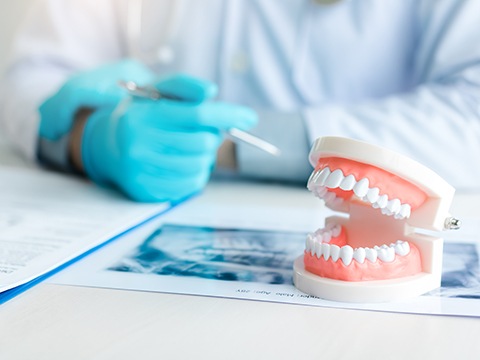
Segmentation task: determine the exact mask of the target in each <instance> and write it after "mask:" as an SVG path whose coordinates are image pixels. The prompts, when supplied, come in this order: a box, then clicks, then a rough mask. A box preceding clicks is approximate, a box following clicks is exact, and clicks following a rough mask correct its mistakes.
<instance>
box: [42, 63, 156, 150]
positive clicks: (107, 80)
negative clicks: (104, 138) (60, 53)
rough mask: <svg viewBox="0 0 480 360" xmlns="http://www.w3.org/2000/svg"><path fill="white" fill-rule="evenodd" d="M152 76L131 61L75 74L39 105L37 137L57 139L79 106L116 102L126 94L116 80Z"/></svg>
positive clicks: (144, 79) (140, 80) (145, 79)
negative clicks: (39, 120)
mask: <svg viewBox="0 0 480 360" xmlns="http://www.w3.org/2000/svg"><path fill="white" fill-rule="evenodd" d="M154 78H155V77H154V74H153V73H152V72H151V71H150V70H149V69H148V68H147V67H145V66H144V65H142V64H141V63H139V62H136V61H134V60H124V61H121V62H118V63H115V64H109V65H105V66H102V67H100V68H97V69H95V70H92V71H86V72H81V73H78V74H75V75H74V76H72V77H71V78H70V79H68V80H67V82H66V83H65V84H64V85H63V86H62V87H61V88H60V90H59V91H58V92H57V93H56V94H54V95H53V96H52V97H50V98H49V99H47V100H46V101H45V102H44V103H43V104H42V105H41V106H40V107H39V111H40V119H41V122H40V129H39V136H40V137H43V138H46V139H48V140H52V141H55V140H58V139H59V138H61V137H62V136H63V135H65V134H67V133H68V132H69V130H70V129H71V127H72V124H73V120H74V117H75V114H76V113H77V111H78V110H79V109H80V108H97V107H99V106H103V105H111V106H114V105H115V104H117V103H118V102H119V101H121V100H122V99H123V98H125V97H126V96H127V94H126V93H125V91H124V90H123V89H121V88H120V87H119V86H118V81H119V80H132V81H135V82H136V83H137V84H139V85H146V84H150V83H152V82H153V81H154Z"/></svg>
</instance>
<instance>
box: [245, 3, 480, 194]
mask: <svg viewBox="0 0 480 360" xmlns="http://www.w3.org/2000/svg"><path fill="white" fill-rule="evenodd" d="M416 6H417V9H416V13H415V16H416V18H412V24H411V26H416V27H417V29H418V43H417V46H416V49H414V52H413V53H412V55H411V57H412V67H411V71H412V72H413V77H414V80H415V81H414V83H415V85H414V86H413V87H412V88H411V89H410V90H409V91H408V92H406V93H402V94H394V95H392V96H389V97H385V98H378V99H372V100H369V101H364V102H361V103H356V104H348V103H347V104H338V103H335V102H333V101H332V102H330V103H326V104H323V105H321V106H315V105H314V106H307V107H304V108H302V109H299V110H298V111H299V115H297V116H296V117H295V116H293V117H291V118H290V120H291V122H292V123H293V122H295V121H297V122H298V123H297V124H296V125H292V126H291V127H288V128H283V129H282V131H283V133H287V134H288V133H291V134H293V133H294V131H295V130H291V128H292V127H293V128H294V129H295V128H296V129H300V128H301V127H302V126H305V127H306V129H307V131H306V132H308V140H307V139H306V138H305V137H303V138H302V139H303V141H304V143H303V145H301V141H300V140H299V139H296V140H297V141H299V142H300V144H299V145H298V146H296V149H297V150H299V149H300V148H301V149H303V156H304V157H305V158H306V157H307V156H308V148H309V143H310V142H311V141H313V140H314V139H315V138H317V137H319V136H324V135H336V136H346V137H351V138H356V139H360V140H364V141H367V142H370V143H374V144H378V145H381V146H384V147H387V148H391V149H393V150H396V151H399V152H401V153H404V154H406V155H407V156H410V157H412V158H415V159H417V160H418V161H419V162H421V163H423V164H424V165H426V166H429V167H430V168H432V169H433V170H434V171H436V172H438V173H439V175H441V176H442V177H444V178H445V179H447V180H448V181H449V182H450V183H452V185H454V186H456V187H461V188H478V187H479V186H480V185H479V184H480V168H479V167H478V166H476V164H477V163H478V159H479V158H480V109H479V104H480V40H479V39H480V27H479V26H478V24H479V23H480V4H479V3H478V2H476V1H449V0H447V1H422V2H418V4H417V5H416ZM378 46H381V44H378ZM367 50H368V49H367ZM367 50H366V51H367ZM367 86H368V84H367ZM300 114H301V116H300ZM256 131H257V135H259V136H261V137H262V136H264V137H269V139H270V140H271V141H272V142H273V143H274V144H276V145H280V144H279V143H278V142H280V143H282V142H284V143H286V142H287V140H286V139H285V138H283V137H282V134H276V133H277V132H278V131H279V126H278V123H277V122H276V121H275V117H274V118H270V119H269V118H268V117H263V116H260V125H259V128H258V129H257V130H256ZM269 134H270V135H269ZM271 134H275V135H271ZM272 136H273V137H272ZM291 137H292V139H293V136H291ZM277 139H279V140H277ZM280 146H281V145H280ZM248 151H250V150H248ZM237 153H238V155H239V157H238V158H239V168H240V170H241V171H242V168H243V169H245V170H244V171H246V172H247V173H252V172H254V171H255V170H254V169H252V168H251V167H250V165H249V164H251V162H250V161H251V160H249V159H251V158H252V157H256V156H257V155H251V156H248V157H246V156H245V157H243V156H242V150H241V149H239V151H238V152H237ZM258 156H261V154H258ZM296 158H297V159H300V158H301V155H297V156H296ZM282 162H284V159H264V162H263V163H260V164H259V163H258V162H257V164H256V168H257V169H258V168H260V169H262V171H263V169H264V165H266V166H273V163H276V164H277V165H278V166H277V170H275V171H274V172H272V173H271V174H269V175H268V177H269V178H271V179H282V177H285V176H288V177H291V178H292V177H295V176H297V177H299V178H298V180H300V179H301V178H303V181H306V179H307V175H305V173H304V172H302V171H301V170H299V169H293V168H289V167H288V166H285V167H284V168H283V170H281V169H282ZM286 172H289V174H286Z"/></svg>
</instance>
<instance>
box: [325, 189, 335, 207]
mask: <svg viewBox="0 0 480 360" xmlns="http://www.w3.org/2000/svg"><path fill="white" fill-rule="evenodd" d="M336 197H337V195H335V193H333V192H330V191H329V192H327V193H326V194H325V195H324V196H323V200H324V201H325V202H326V203H327V204H328V203H330V202H332V201H333V200H334V199H335V198H336Z"/></svg>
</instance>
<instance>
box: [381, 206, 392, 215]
mask: <svg viewBox="0 0 480 360" xmlns="http://www.w3.org/2000/svg"><path fill="white" fill-rule="evenodd" d="M381 212H382V214H383V215H387V216H391V215H392V212H391V211H390V210H389V209H388V208H387V207H384V208H382V209H381Z"/></svg>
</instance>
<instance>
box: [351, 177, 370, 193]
mask: <svg viewBox="0 0 480 360" xmlns="http://www.w3.org/2000/svg"><path fill="white" fill-rule="evenodd" d="M368 185H369V182H368V179H367V178H363V179H361V180H360V181H359V182H357V183H356V184H355V186H354V187H353V192H354V193H355V195H357V196H358V197H359V198H363V197H364V196H365V195H367V192H368Z"/></svg>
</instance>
